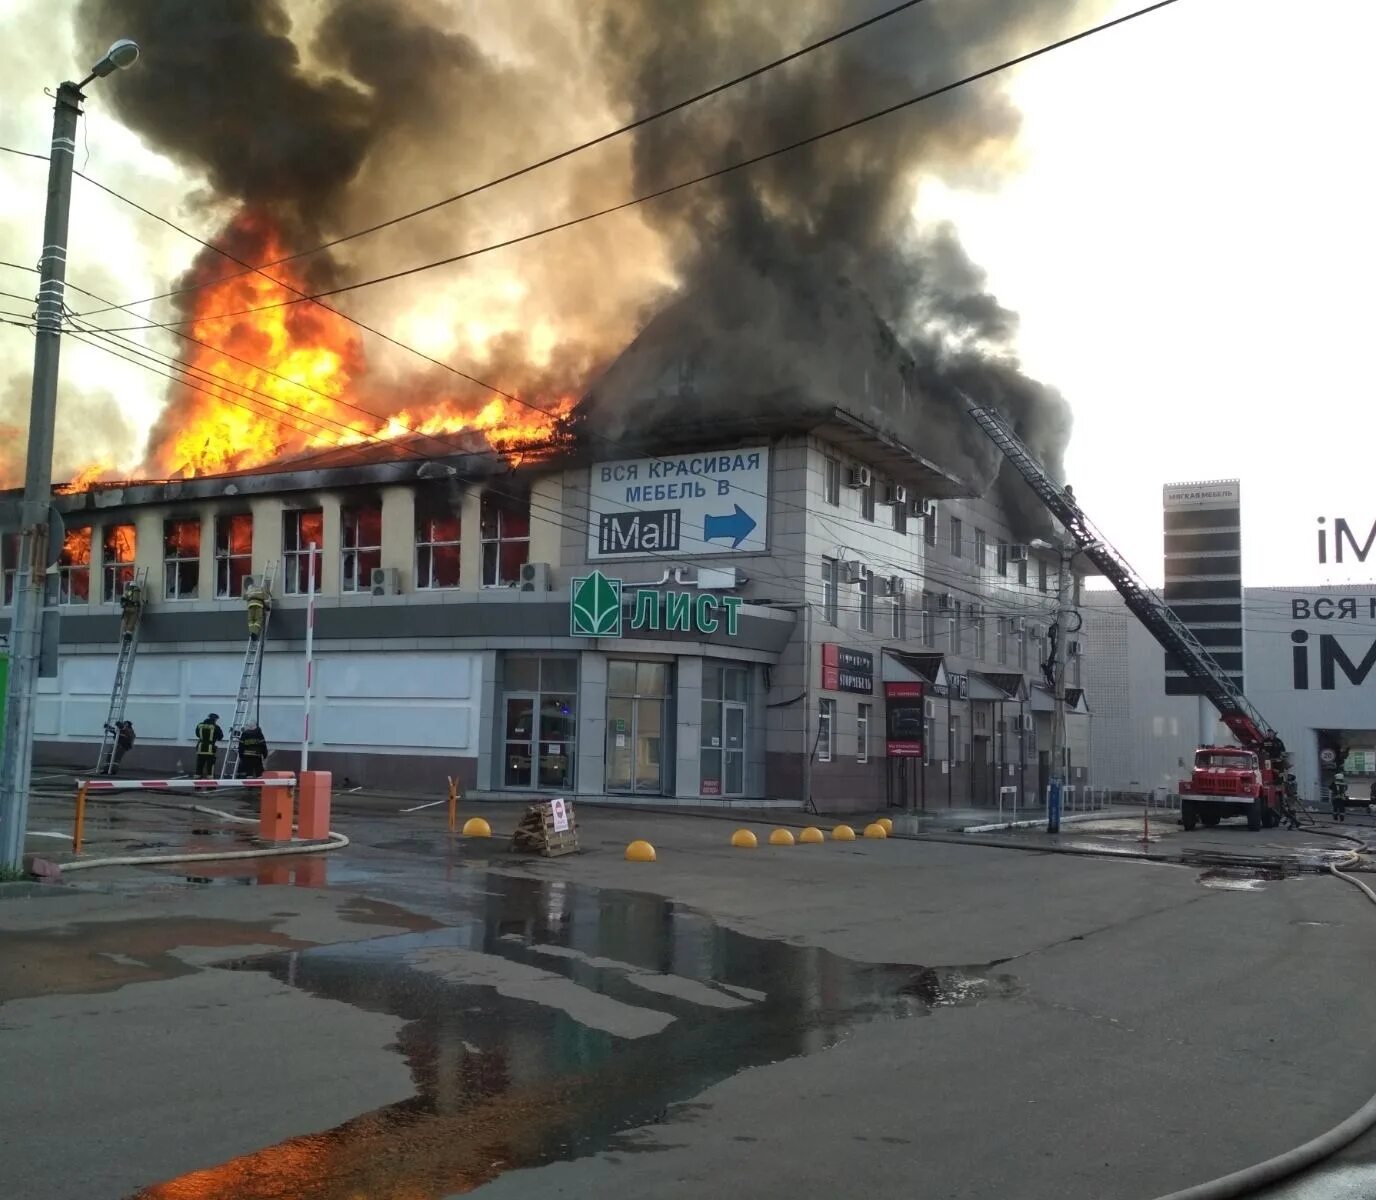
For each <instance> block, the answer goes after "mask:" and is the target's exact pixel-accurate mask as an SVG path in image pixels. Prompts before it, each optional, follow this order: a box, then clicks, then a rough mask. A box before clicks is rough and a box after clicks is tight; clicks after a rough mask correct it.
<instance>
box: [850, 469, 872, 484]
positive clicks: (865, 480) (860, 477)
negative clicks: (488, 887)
mask: <svg viewBox="0 0 1376 1200" xmlns="http://www.w3.org/2000/svg"><path fill="white" fill-rule="evenodd" d="M873 482H874V475H873V473H872V472H871V471H870V469H869V467H851V469H850V470H849V471H847V472H846V486H847V487H849V488H867V487H869V486H870V484H872V483H873Z"/></svg>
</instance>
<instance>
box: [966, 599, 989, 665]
mask: <svg viewBox="0 0 1376 1200" xmlns="http://www.w3.org/2000/svg"><path fill="white" fill-rule="evenodd" d="M970 624H971V625H972V626H974V630H975V657H976V658H977V659H980V660H983V658H984V654H985V650H986V646H985V641H984V609H982V608H975V609H972V610H971V612H970Z"/></svg>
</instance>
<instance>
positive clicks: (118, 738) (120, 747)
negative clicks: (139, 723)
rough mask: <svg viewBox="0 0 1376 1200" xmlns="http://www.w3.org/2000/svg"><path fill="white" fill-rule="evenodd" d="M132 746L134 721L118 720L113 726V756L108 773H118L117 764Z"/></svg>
mask: <svg viewBox="0 0 1376 1200" xmlns="http://www.w3.org/2000/svg"><path fill="white" fill-rule="evenodd" d="M133 748H134V722H133V721H120V722H118V723H117V724H116V726H115V756H114V760H113V761H112V762H111V764H110V774H111V775H118V774H119V764H120V762H121V761H122V760H123V758H124V756H125V755H126V754H128V753H129V751H130V750H132V749H133Z"/></svg>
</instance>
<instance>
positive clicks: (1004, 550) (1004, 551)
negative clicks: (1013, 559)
mask: <svg viewBox="0 0 1376 1200" xmlns="http://www.w3.org/2000/svg"><path fill="white" fill-rule="evenodd" d="M998 553H999V556H998V559H997V560H996V561H995V563H994V566H995V567H996V568H997V570H998V573H999V574H1000V575H1007V574H1008V543H1007V542H1003V541H1001V542H999V552H998Z"/></svg>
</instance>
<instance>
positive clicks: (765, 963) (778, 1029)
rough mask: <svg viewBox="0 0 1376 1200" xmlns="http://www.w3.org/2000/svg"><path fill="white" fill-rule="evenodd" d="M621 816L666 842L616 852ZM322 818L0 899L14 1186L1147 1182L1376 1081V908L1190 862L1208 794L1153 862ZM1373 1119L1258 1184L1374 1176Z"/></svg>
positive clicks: (1133, 1193) (1182, 1171) (1356, 1098)
mask: <svg viewBox="0 0 1376 1200" xmlns="http://www.w3.org/2000/svg"><path fill="white" fill-rule="evenodd" d="M161 819H163V818H162V817H150V818H145V823H146V824H147V825H148V827H149V828H148V838H149V840H151V841H156V840H157V839H158V838H159V837H160V836H162V834H161V833H160V826H159V824H158V822H159V820H161ZM167 819H169V820H171V819H172V818H167ZM647 822H652V823H653V830H654V833H653V836H654V838H655V840H656V841H657V843H658V844H659V846H660V851H661V858H660V862H659V863H657V864H654V865H652V866H643V865H640V864H628V863H625V862H623V861H622V860H621V859H620V856H619V850H620V848H621V847H623V846H624V845H625V843H626V841H627V840H629V837H630V836H634V835H636V834H641V833H644V832H646V831H647V830H646V828H645V826H646V824H647ZM335 823H336V825H339V826H341V827H343V828H346V829H347V830H348V832H349V833H350V834H351V836H353V837H354V838H355V842H356V844H355V847H353V848H351V849H350V850H348V851H345V852H343V854H341V855H338V856H332V857H331V858H329V859H313V860H304V859H303V860H278V861H276V862H271V863H270V865H267V864H268V862H269V860H265V865H261V866H260V865H248V866H244V865H240V866H236V867H232V868H231V867H229V866H228V865H226V866H224V867H217V868H215V869H214V870H211V869H208V868H201V871H202V873H201V874H198V875H197V876H194V877H192V878H194V879H195V880H197V882H195V883H191V884H188V883H187V882H186V877H185V876H179V875H176V874H174V873H173V872H172V871H166V872H162V873H158V874H155V873H154V872H151V871H141V872H129V873H125V874H123V875H122V876H120V877H119V878H118V879H116V880H115V881H113V882H111V883H109V884H106V885H101V886H102V887H103V888H104V890H90V891H84V892H81V893H77V894H75V895H68V896H63V897H60V898H57V899H44V900H41V901H36V902H29V903H25V904H22V905H20V904H17V903H16V902H13V901H6V902H0V938H3V942H0V945H3V948H4V953H3V954H0V1076H3V1077H4V1078H6V1079H15V1078H22V1079H25V1080H27V1081H29V1082H28V1084H27V1085H26V1087H25V1088H24V1089H22V1090H9V1091H7V1092H6V1093H5V1094H4V1095H3V1096H0V1127H3V1128H6V1129H15V1128H24V1129H25V1130H26V1132H27V1136H26V1138H25V1139H24V1141H23V1143H22V1144H21V1145H20V1147H19V1148H18V1150H17V1151H15V1150H13V1149H12V1150H10V1151H9V1152H7V1160H8V1162H7V1166H8V1171H9V1178H10V1181H11V1183H12V1184H13V1185H14V1186H15V1188H16V1194H28V1195H44V1196H53V1197H62V1196H73V1197H76V1196H81V1197H100V1196H112V1197H118V1196H140V1197H161V1198H165V1200H174V1198H182V1197H192V1196H194V1197H218V1196H224V1197H231V1196H232V1197H244V1198H246V1200H252V1198H254V1197H288V1196H293V1197H296V1196H299V1197H316V1198H320V1200H326V1198H343V1197H355V1196H369V1197H371V1196H379V1197H406V1198H407V1200H415V1198H420V1197H436V1198H438V1197H443V1196H447V1195H458V1194H462V1193H466V1192H468V1191H471V1190H473V1189H475V1188H481V1190H482V1194H490V1195H492V1196H494V1197H503V1196H530V1195H540V1196H602V1195H605V1194H607V1192H608V1191H610V1190H620V1191H625V1192H627V1194H634V1195H636V1196H637V1197H642V1196H647V1197H651V1196H664V1197H669V1196H674V1197H679V1196H696V1195H701V1194H702V1193H703V1192H704V1191H705V1190H707V1189H708V1188H718V1187H720V1186H721V1185H722V1183H723V1182H726V1181H728V1180H729V1181H731V1185H732V1186H734V1187H736V1188H737V1190H739V1191H741V1192H742V1193H743V1194H746V1195H751V1196H756V1195H759V1196H775V1195H777V1196H781V1197H782V1196H790V1197H791V1196H793V1195H796V1194H799V1193H802V1194H809V1195H859V1194H871V1195H895V1196H897V1195H911V1194H914V1192H913V1182H914V1180H922V1181H923V1182H924V1187H923V1188H922V1189H919V1191H920V1193H921V1194H928V1195H941V1196H960V1197H965V1196H969V1197H975V1196H1027V1197H1033V1198H1036V1197H1048V1198H1050V1197H1053V1196H1055V1197H1062V1196H1085V1197H1123V1200H1138V1198H1140V1200H1150V1197H1152V1196H1155V1195H1157V1194H1159V1193H1160V1192H1164V1191H1166V1190H1169V1189H1171V1188H1174V1187H1179V1186H1184V1185H1186V1184H1188V1183H1191V1182H1197V1181H1199V1180H1200V1179H1203V1178H1206V1177H1207V1176H1209V1175H1211V1174H1216V1173H1219V1172H1221V1171H1225V1170H1231V1169H1235V1168H1236V1167H1238V1166H1241V1165H1245V1164H1246V1163H1247V1162H1250V1161H1254V1160H1255V1159H1256V1158H1258V1157H1263V1156H1265V1155H1266V1154H1269V1153H1274V1152H1275V1151H1276V1150H1278V1149H1282V1148H1286V1147H1288V1146H1289V1145H1292V1144H1294V1143H1296V1142H1298V1141H1301V1140H1303V1139H1304V1138H1306V1137H1309V1136H1312V1135H1313V1134H1314V1133H1317V1132H1319V1131H1320V1130H1321V1129H1322V1128H1324V1127H1325V1126H1326V1125H1328V1124H1331V1123H1333V1122H1334V1121H1336V1120H1338V1119H1341V1118H1342V1117H1343V1116H1346V1115H1347V1113H1348V1112H1350V1111H1351V1110H1352V1109H1354V1108H1356V1107H1357V1106H1358V1105H1359V1104H1360V1103H1361V1102H1362V1101H1363V1100H1365V1098H1366V1096H1367V1095H1368V1094H1369V1093H1370V1092H1371V1091H1372V1090H1376V1060H1373V1058H1372V1057H1371V1056H1370V1055H1369V1053H1368V1052H1367V1050H1366V1040H1365V1038H1364V1036H1363V1031H1364V1029H1365V1028H1367V1027H1369V1026H1370V1021H1371V1018H1372V1017H1373V1016H1376V1004H1373V989H1372V988H1371V986H1370V985H1371V978H1370V967H1369V962H1370V951H1371V948H1372V947H1373V946H1374V945H1376V912H1374V913H1370V914H1369V913H1367V912H1365V911H1363V907H1362V906H1365V905H1366V902H1365V901H1364V900H1361V899H1360V897H1358V896H1356V893H1355V891H1354V890H1353V889H1350V888H1347V887H1346V886H1345V885H1340V884H1338V883H1337V882H1336V881H1332V880H1328V879H1320V878H1317V877H1314V876H1312V875H1291V874H1290V873H1289V868H1288V867H1286V868H1283V869H1278V870H1275V871H1271V872H1268V871H1265V870H1259V869H1255V868H1251V867H1245V868H1241V869H1239V868H1229V867H1221V866H1219V865H1217V864H1216V863H1213V862H1212V861H1211V856H1212V855H1214V854H1215V853H1216V849H1215V847H1216V845H1217V844H1218V843H1219V842H1220V841H1222V844H1223V845H1224V846H1227V845H1234V846H1236V845H1237V844H1238V843H1239V842H1240V841H1242V840H1245V839H1239V838H1237V837H1235V836H1233V835H1231V834H1229V833H1228V832H1227V829H1226V827H1221V828H1220V829H1218V830H1213V831H1200V834H1198V835H1191V837H1192V838H1194V839H1198V840H1196V841H1193V842H1191V843H1190V844H1189V845H1188V846H1186V842H1185V839H1184V838H1182V837H1180V836H1179V835H1175V834H1172V833H1171V831H1170V830H1169V829H1165V828H1163V829H1162V830H1161V831H1160V836H1161V839H1162V841H1163V842H1165V843H1166V844H1167V845H1172V846H1174V845H1180V846H1185V847H1186V848H1188V849H1189V850H1190V851H1191V853H1192V854H1197V855H1200V856H1202V858H1201V860H1200V861H1198V862H1196V863H1194V864H1192V865H1191V866H1190V867H1188V868H1178V867H1161V866H1156V865H1153V864H1144V863H1140V862H1133V861H1128V862H1105V861H1102V860H1098V859H1080V858H1066V857H1052V856H1049V855H1045V854H1028V853H1014V852H1009V851H998V850H978V849H971V848H967V847H953V846H946V845H936V844H930V843H913V842H900V841H894V842H890V843H869V844H866V843H856V844H854V845H851V846H845V845H841V844H834V843H832V844H828V845H826V846H824V847H806V848H805V847H794V848H792V849H791V850H787V851H780V852H774V851H766V852H764V853H763V854H757V855H755V856H746V857H742V854H741V852H739V851H731V850H729V848H726V847H725V846H724V845H723V843H724V840H725V838H726V836H727V835H728V834H729V831H730V828H731V826H730V825H723V824H722V823H719V822H711V821H696V822H695V821H693V820H691V819H685V818H645V817H641V816H633V815H629V814H606V815H602V814H591V813H588V814H585V815H584V830H585V838H584V841H585V847H586V852H585V853H584V854H582V855H579V856H577V857H576V858H572V859H559V860H546V861H530V860H514V859H511V858H510V857H508V856H506V855H505V854H504V853H502V852H501V849H500V847H497V846H494V845H492V844H490V843H489V844H475V843H471V842H470V843H464V844H462V845H458V846H456V845H454V844H453V843H452V842H451V841H450V839H448V838H447V837H446V836H445V835H443V833H442V832H440V831H439V830H438V829H437V821H436V820H434V819H428V820H427V819H426V818H425V817H424V815H422V814H417V815H415V816H412V817H406V818H401V817H398V816H396V815H394V814H392V815H385V816H384V815H382V814H380V813H379V812H378V811H377V809H376V807H365V806H359V807H358V808H357V809H356V810H354V811H350V810H349V808H348V807H347V806H346V807H345V808H344V809H343V811H342V812H341V814H340V819H339V820H337V821H336V822H335ZM757 828H759V829H760V830H761V831H763V830H764V829H766V828H767V826H757ZM210 833H211V831H207V835H210ZM1063 836H1068V835H1063ZM1073 836H1074V837H1075V838H1076V839H1077V840H1081V841H1087V842H1088V843H1091V844H1092V843H1094V842H1096V840H1097V841H1098V842H1100V843H1102V844H1104V845H1109V844H1112V843H1114V842H1115V841H1118V842H1121V841H1122V840H1123V837H1124V836H1125V834H1124V831H1123V830H1121V829H1118V828H1115V827H1114V825H1113V823H1108V824H1107V825H1106V826H1105V827H1104V828H1101V829H1097V830H1096V829H1081V830H1077V831H1076V832H1075V833H1074V835H1073ZM1263 838H1264V839H1266V842H1271V841H1275V840H1278V835H1274V834H1267V835H1263ZM1172 839H1175V840H1172ZM1210 839H1212V840H1210ZM1224 839H1226V840H1224ZM1262 844H1265V843H1262ZM1247 845H1248V848H1249V852H1252V853H1255V852H1257V851H1258V848H1259V843H1258V841H1257V839H1255V838H1253V839H1251V840H1250V841H1248V842H1247ZM1321 847H1322V842H1321V840H1319V839H1314V838H1312V837H1308V836H1306V837H1305V838H1303V839H1295V840H1292V841H1291V842H1289V843H1288V844H1286V845H1285V850H1286V852H1287V853H1286V855H1285V857H1284V859H1283V861H1285V862H1288V861H1290V860H1292V859H1293V860H1294V861H1295V862H1300V863H1303V862H1304V861H1305V860H1306V857H1307V856H1314V855H1318V854H1320V852H1321V850H1320V848H1321ZM809 856H810V857H809ZM1272 876H1279V878H1276V877H1272ZM288 885H290V886H288ZM1348 893H1351V894H1348ZM73 1128H79V1129H80V1130H81V1136H80V1137H79V1138H73V1137H72V1136H71V1131H72V1129H73ZM1368 1141H1369V1139H1368V1140H1364V1141H1363V1142H1359V1143H1358V1144H1356V1145H1355V1146H1354V1147H1352V1148H1351V1150H1350V1151H1349V1152H1348V1153H1347V1155H1346V1156H1345V1159H1340V1160H1339V1161H1338V1163H1337V1164H1336V1165H1335V1166H1334V1167H1332V1168H1330V1169H1327V1170H1325V1171H1322V1172H1319V1173H1316V1174H1315V1176H1314V1177H1312V1178H1310V1179H1308V1180H1300V1181H1296V1182H1295V1183H1293V1184H1292V1185H1289V1186H1288V1187H1286V1188H1281V1189H1277V1190H1274V1191H1273V1192H1272V1193H1270V1194H1269V1195H1270V1196H1271V1197H1272V1200H1346V1198H1347V1197H1356V1196H1359V1195H1360V1196H1364V1197H1366V1196H1371V1195H1373V1194H1376V1184H1373V1180H1376V1146H1373V1145H1371V1144H1368Z"/></svg>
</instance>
